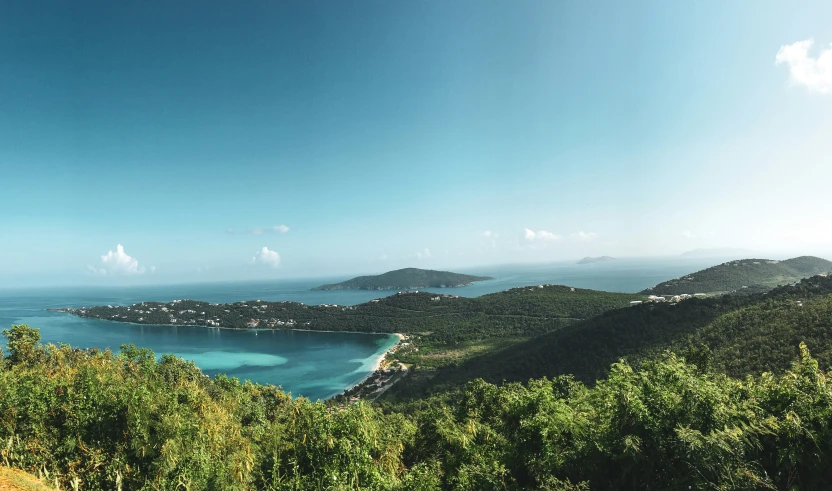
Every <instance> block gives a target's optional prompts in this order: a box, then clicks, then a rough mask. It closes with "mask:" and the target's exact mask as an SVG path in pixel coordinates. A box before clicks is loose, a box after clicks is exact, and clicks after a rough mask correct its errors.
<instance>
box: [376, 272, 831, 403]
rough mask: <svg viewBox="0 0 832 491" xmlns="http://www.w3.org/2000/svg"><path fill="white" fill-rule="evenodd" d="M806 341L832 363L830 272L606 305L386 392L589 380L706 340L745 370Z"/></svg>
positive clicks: (721, 365)
mask: <svg viewBox="0 0 832 491" xmlns="http://www.w3.org/2000/svg"><path fill="white" fill-rule="evenodd" d="M801 341H805V342H806V343H807V344H808V345H809V346H810V347H812V348H813V350H814V351H815V353H816V355H817V358H818V361H819V362H820V364H821V366H822V367H823V368H824V369H825V368H828V367H830V366H832V277H822V276H815V277H812V278H809V279H806V280H803V281H802V282H800V283H799V284H798V285H796V286H786V287H780V288H777V289H774V290H772V291H770V292H769V293H762V294H756V295H750V296H742V295H725V296H721V297H717V298H707V299H690V300H685V301H683V302H680V303H678V304H676V305H670V304H667V303H651V304H642V305H639V306H636V307H628V308H624V309H616V310H611V311H608V312H606V313H603V314H601V315H599V316H596V317H594V318H591V319H589V320H586V321H582V322H579V323H575V324H573V325H571V326H568V327H566V328H564V329H561V330H559V331H556V332H552V333H549V334H545V335H542V336H539V337H536V338H534V339H531V340H529V341H526V342H523V343H519V344H515V345H512V346H509V347H507V348H505V349H502V350H495V351H493V352H490V353H486V354H484V355H482V356H477V357H474V358H472V359H470V360H467V361H466V362H465V363H463V364H461V365H460V366H459V367H451V368H446V369H444V370H441V371H439V372H438V373H437V374H436V375H435V376H434V377H430V378H419V377H412V378H411V379H409V380H406V381H405V382H404V383H401V384H399V385H397V386H396V387H393V389H391V390H390V391H389V393H388V395H389V396H390V397H394V398H395V397H398V398H404V399H409V398H419V397H423V396H425V395H428V394H434V393H441V392H443V391H447V390H454V388H457V387H460V386H461V385H462V384H464V383H465V382H467V381H468V380H471V379H474V378H478V377H482V378H484V379H486V380H487V381H490V382H494V383H499V382H502V381H504V380H506V381H526V380H528V379H530V378H538V377H544V376H548V377H552V376H557V375H564V374H572V375H574V376H575V377H576V378H577V379H579V380H581V381H584V382H587V383H591V382H593V381H594V380H596V379H599V378H603V377H605V376H606V374H607V370H608V368H609V365H610V364H611V363H614V362H616V361H617V360H619V359H620V358H627V359H628V360H629V361H631V362H637V361H639V360H641V359H645V358H649V357H651V356H654V355H656V354H658V353H660V352H662V351H663V350H666V349H675V350H680V351H681V350H693V349H696V348H699V347H700V346H702V345H704V346H706V347H707V348H708V350H710V351H712V353H709V354H708V357H709V359H710V360H711V363H713V365H714V367H715V368H718V369H720V370H724V371H725V372H726V373H728V374H730V375H733V376H737V377H742V376H744V375H746V374H750V373H759V372H762V371H782V370H783V369H785V368H786V367H788V364H789V362H790V360H792V359H794V356H795V353H796V351H795V350H796V346H797V344H798V343H800V342H801Z"/></svg>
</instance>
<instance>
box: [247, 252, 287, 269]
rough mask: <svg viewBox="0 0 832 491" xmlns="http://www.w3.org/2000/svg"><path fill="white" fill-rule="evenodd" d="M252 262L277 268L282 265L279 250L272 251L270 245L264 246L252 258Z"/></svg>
mask: <svg viewBox="0 0 832 491" xmlns="http://www.w3.org/2000/svg"><path fill="white" fill-rule="evenodd" d="M251 262H252V263H254V264H262V265H265V266H270V267H272V268H276V267H278V266H279V265H280V254H278V253H277V251H270V250H269V248H268V247H263V248H262V249H260V250H259V251H258V252H257V254H255V255H254V257H252V258H251Z"/></svg>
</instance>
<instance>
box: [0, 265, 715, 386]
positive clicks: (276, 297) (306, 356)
mask: <svg viewBox="0 0 832 491" xmlns="http://www.w3.org/2000/svg"><path fill="white" fill-rule="evenodd" d="M717 262H718V261H716V260H714V259H713V258H710V259H684V260H683V259H672V260H663V259H628V260H617V261H610V262H604V263H594V264H583V265H578V264H574V263H563V262H561V263H549V264H535V265H507V266H499V267H490V268H476V269H466V270H459V272H462V273H470V274H477V275H484V276H492V277H494V278H495V279H494V280H488V281H483V282H477V283H475V284H473V285H471V286H467V287H461V288H451V289H448V288H445V289H427V290H428V291H434V292H443V293H453V294H456V295H460V296H467V297H476V296H480V295H485V294H488V293H494V292H499V291H502V290H505V289H508V288H513V287H518V286H527V285H536V284H543V283H551V284H563V285H569V286H574V287H578V288H591V289H595V290H605V291H617V292H637V291H640V290H643V289H644V288H647V287H650V286H653V285H655V284H657V283H659V282H662V281H665V280H668V279H671V278H675V277H678V276H681V275H683V274H687V273H690V272H693V271H696V270H698V269H702V268H704V267H707V266H710V265H713V264H716V263H717ZM345 279H348V278H346V277H334V278H312V279H310V278H306V279H279V280H275V281H270V282H264V281H257V282H226V283H195V284H180V285H158V286H132V287H103V286H102V287H63V288H55V287H50V288H27V289H19V290H18V289H5V290H0V327H2V328H7V327H8V326H10V325H12V324H28V325H30V326H32V327H37V328H39V329H40V332H41V336H42V341H43V342H45V343H67V344H70V345H72V346H74V347H78V348H101V349H106V348H109V349H112V350H118V348H119V346H120V345H122V344H127V343H133V344H135V345H136V346H139V347H144V348H150V349H152V350H154V351H155V352H156V353H157V354H162V353H172V354H175V355H177V356H181V357H182V358H184V359H186V360H192V361H194V362H195V363H196V365H197V366H199V367H200V368H201V369H202V370H203V372H204V373H206V374H208V375H216V374H218V373H225V374H227V375H228V376H231V377H237V378H239V379H240V380H251V381H253V382H258V383H270V384H275V385H280V386H281V387H282V388H283V389H284V390H286V391H288V392H291V393H292V394H293V396H303V397H308V398H310V399H313V400H314V399H325V398H328V397H331V396H333V395H335V394H338V393H340V392H342V391H343V390H344V389H345V388H347V387H350V386H352V385H354V384H356V383H358V382H360V381H361V380H363V379H364V378H366V377H367V376H368V375H370V374H371V373H372V371H373V369H374V367H375V364H376V362H377V361H378V360H379V358H380V357H381V356H383V354H384V352H385V351H386V350H387V349H389V348H390V347H391V346H393V345H394V344H395V342H396V340H397V338H396V337H395V336H392V335H388V334H361V333H344V332H337V333H335V332H309V331H291V330H285V331H283V330H281V331H274V330H256V331H255V330H251V331H237V330H227V329H207V328H203V327H185V326H178V327H174V326H150V325H134V324H124V323H116V322H110V321H102V320H96V319H82V318H79V317H74V316H71V315H68V314H62V313H57V312H48V311H47V310H46V309H48V308H60V307H83V306H92V305H130V304H133V303H138V302H142V301H161V302H170V301H172V300H177V299H194V300H203V301H207V302H212V303H227V302H236V301H241V300H256V299H261V300H268V301H284V300H285V301H295V302H302V303H306V304H310V305H317V304H322V303H327V304H337V305H355V304H358V303H363V302H366V301H369V300H371V299H374V298H379V297H383V296H386V295H389V294H391V293H393V292H390V291H361V290H332V291H312V290H311V289H312V288H313V287H315V286H317V285H320V284H324V283H334V282H339V281H343V280H345ZM3 341H5V340H3Z"/></svg>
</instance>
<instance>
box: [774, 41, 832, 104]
mask: <svg viewBox="0 0 832 491" xmlns="http://www.w3.org/2000/svg"><path fill="white" fill-rule="evenodd" d="M814 43H815V41H814V40H812V39H807V40H806V41H798V42H796V43H793V44H788V45H785V46H781V47H780V51H778V52H777V57H776V58H775V59H776V64H778V65H780V64H783V63H785V64H787V65H788V66H789V74H790V80H791V83H792V84H794V85H803V86H805V87H806V88H807V89H809V90H810V91H815V92H820V93H821V94H829V93H832V44H831V45H830V47H829V48H828V49H825V50H821V52H820V53H819V54H818V57H817V58H813V57H811V56H810V55H809V48H811V47H812V45H813V44H814Z"/></svg>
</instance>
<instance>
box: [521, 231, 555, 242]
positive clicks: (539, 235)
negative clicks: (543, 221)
mask: <svg viewBox="0 0 832 491" xmlns="http://www.w3.org/2000/svg"><path fill="white" fill-rule="evenodd" d="M524 237H525V239H526V240H528V241H529V242H556V241H558V240H560V239H561V236H560V235H557V234H553V233H552V232H547V231H545V230H538V231H537V232H535V231H534V230H531V229H528V228H527V229H525V233H524Z"/></svg>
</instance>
